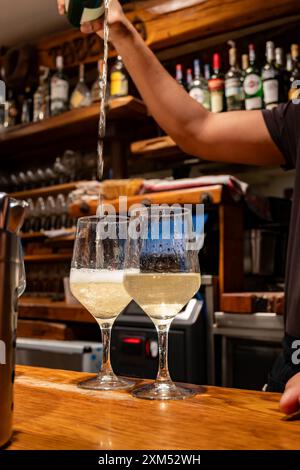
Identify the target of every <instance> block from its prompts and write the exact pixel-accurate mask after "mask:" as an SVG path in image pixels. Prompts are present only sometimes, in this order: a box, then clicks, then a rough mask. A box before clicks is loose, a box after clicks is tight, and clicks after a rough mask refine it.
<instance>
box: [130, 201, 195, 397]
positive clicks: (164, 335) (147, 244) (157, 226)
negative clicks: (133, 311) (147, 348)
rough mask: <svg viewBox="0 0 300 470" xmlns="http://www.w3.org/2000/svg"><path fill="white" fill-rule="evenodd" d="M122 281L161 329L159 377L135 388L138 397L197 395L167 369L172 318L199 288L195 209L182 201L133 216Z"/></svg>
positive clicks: (159, 329)
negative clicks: (194, 223)
mask: <svg viewBox="0 0 300 470" xmlns="http://www.w3.org/2000/svg"><path fill="white" fill-rule="evenodd" d="M132 228H136V229H137V230H136V233H135V234H134V233H133V236H131V237H130V238H129V243H128V250H127V254H126V270H125V278H124V284H125V288H126V290H127V292H128V294H129V295H130V296H131V297H132V298H133V299H134V300H135V301H136V302H137V303H138V304H139V305H140V307H141V308H142V309H143V310H144V311H145V313H147V315H148V316H149V317H150V318H151V320H152V321H153V323H154V325H155V327H156V329H157V332H158V345H159V370H158V376H157V379H156V381H155V382H154V383H153V384H150V385H145V386H142V387H139V388H136V389H135V390H133V392H132V393H133V395H134V396H136V397H137V398H145V399H150V400H179V399H183V398H187V397H190V396H193V395H194V394H195V392H194V391H193V390H191V389H189V388H185V387H179V386H176V385H175V384H174V383H173V382H172V380H171V377H170V374H169V369H168V333H169V328H170V325H171V323H172V321H173V319H174V318H175V317H176V315H178V314H179V313H180V312H181V310H182V309H183V307H184V306H185V305H186V304H187V303H188V301H189V300H190V299H191V298H192V297H193V296H194V295H195V293H196V292H197V291H198V290H199V288H200V282H201V277H200V267H199V260H198V251H197V250H196V249H195V248H194V247H193V244H192V236H193V235H192V234H193V232H192V214H191V212H190V211H189V210H187V209H182V208H181V207H173V208H172V207H171V208H168V207H163V208H161V209H159V208H157V210H153V209H145V210H142V212H141V213H140V214H139V215H138V216H136V217H134V218H133V219H132Z"/></svg>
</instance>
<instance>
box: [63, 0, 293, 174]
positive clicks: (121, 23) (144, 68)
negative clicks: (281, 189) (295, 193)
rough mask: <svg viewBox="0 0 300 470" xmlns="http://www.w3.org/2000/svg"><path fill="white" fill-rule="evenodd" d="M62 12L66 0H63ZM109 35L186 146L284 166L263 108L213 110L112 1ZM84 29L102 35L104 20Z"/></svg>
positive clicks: (155, 112)
mask: <svg viewBox="0 0 300 470" xmlns="http://www.w3.org/2000/svg"><path fill="white" fill-rule="evenodd" d="M58 2H59V5H60V7H59V8H60V12H63V10H64V0H58ZM109 24H110V39H111V42H112V43H113V45H114V47H115V48H116V49H117V51H118V53H119V54H120V55H121V56H122V58H123V61H124V63H125V65H126V68H127V70H128V72H129V74H130V75H131V77H132V79H133V81H134V82H135V84H136V86H137V88H138V90H139V92H140V94H141V96H142V98H143V100H144V102H145V103H146V105H147V107H148V109H149V112H150V113H151V115H152V116H153V118H154V119H155V120H156V121H157V123H158V124H159V125H160V126H161V127H162V128H163V129H164V131H165V132H166V133H167V134H168V135H170V136H171V137H172V138H173V139H174V141H175V142H176V143H177V144H178V146H179V147H181V148H182V150H183V151H184V152H186V153H188V154H190V155H194V156H196V157H199V158H205V159H206V160H213V161H220V162H234V163H248V164H254V165H280V164H282V163H283V162H284V158H283V155H282V154H281V152H280V150H279V149H278V147H277V146H276V145H275V144H274V142H273V140H272V138H271V136H270V133H269V131H268V129H267V127H266V124H265V121H264V118H263V116H262V113H261V112H260V111H237V112H228V113H222V114H213V113H210V112H208V111H207V110H205V109H204V108H203V106H201V105H200V104H199V103H197V102H196V101H195V100H193V99H192V98H191V97H190V96H189V95H188V93H186V91H185V90H184V89H183V88H182V87H181V86H180V85H178V83H177V82H176V80H174V78H173V77H171V75H170V74H169V73H168V72H167V71H166V70H165V69H164V67H163V66H162V65H161V63H160V62H159V61H158V59H157V58H156V56H155V55H154V54H153V52H152V51H151V50H150V49H149V48H148V47H147V45H146V44H145V42H144V41H143V39H142V38H141V36H140V35H139V33H138V32H137V31H136V29H135V28H134V27H133V25H132V24H131V23H130V22H129V20H128V19H127V18H126V16H125V14H124V13H123V10H122V8H121V6H120V4H119V2H118V1H117V0H111V2H110V13H109ZM81 30H82V32H84V33H91V32H97V34H99V35H100V36H101V37H102V36H103V21H102V20H97V21H95V22H92V23H86V24H84V25H82V28H81Z"/></svg>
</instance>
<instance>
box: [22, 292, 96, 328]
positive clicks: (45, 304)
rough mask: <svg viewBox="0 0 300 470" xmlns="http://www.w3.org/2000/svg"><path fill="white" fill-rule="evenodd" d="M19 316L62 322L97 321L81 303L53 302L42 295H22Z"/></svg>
mask: <svg viewBox="0 0 300 470" xmlns="http://www.w3.org/2000/svg"><path fill="white" fill-rule="evenodd" d="M19 317H20V318H23V319H37V320H54V321H60V322H61V321H64V322H68V321H71V322H84V323H94V322H95V320H94V318H93V317H92V315H91V314H90V313H88V311H87V310H86V309H85V308H83V307H82V305H80V304H74V305H70V304H67V303H66V302H51V300H50V299H46V298H41V297H25V296H24V297H22V298H21V299H20V301H19Z"/></svg>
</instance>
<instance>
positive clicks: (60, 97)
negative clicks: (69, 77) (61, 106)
mask: <svg viewBox="0 0 300 470" xmlns="http://www.w3.org/2000/svg"><path fill="white" fill-rule="evenodd" d="M68 97H69V84H68V82H67V81H66V80H63V79H61V78H58V77H53V78H52V81H51V100H52V101H63V102H67V101H68Z"/></svg>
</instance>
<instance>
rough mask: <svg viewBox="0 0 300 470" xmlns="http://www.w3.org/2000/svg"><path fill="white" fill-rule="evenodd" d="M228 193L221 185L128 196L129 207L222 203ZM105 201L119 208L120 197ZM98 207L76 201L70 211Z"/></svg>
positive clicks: (80, 212)
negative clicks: (137, 205)
mask: <svg viewBox="0 0 300 470" xmlns="http://www.w3.org/2000/svg"><path fill="white" fill-rule="evenodd" d="M227 195H228V192H227V191H226V189H224V187H223V186H221V185H214V186H202V187H201V188H191V189H181V190H176V191H164V192H157V193H148V194H142V195H138V196H131V197H128V199H127V208H129V207H130V206H131V205H133V204H200V203H202V202H204V203H212V204H220V203H221V202H222V201H223V199H224V197H226V196H227ZM228 197H229V196H228ZM105 202H106V203H107V204H111V205H113V206H114V207H115V208H116V209H117V210H119V201H118V199H112V200H107V201H105ZM97 207H98V203H97V201H92V202H90V203H89V204H88V203H86V202H85V203H84V204H82V203H81V202H77V203H76V202H75V203H74V204H72V205H71V207H70V213H71V215H72V216H74V217H81V216H87V215H95V214H96V211H97Z"/></svg>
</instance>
